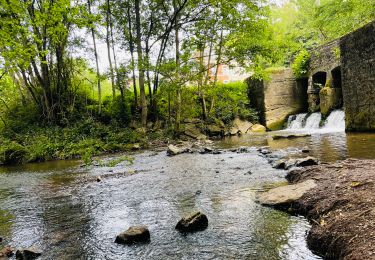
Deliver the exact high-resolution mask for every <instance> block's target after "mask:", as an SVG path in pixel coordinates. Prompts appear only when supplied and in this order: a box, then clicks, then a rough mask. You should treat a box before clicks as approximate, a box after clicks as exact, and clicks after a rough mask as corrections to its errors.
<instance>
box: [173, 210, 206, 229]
mask: <svg viewBox="0 0 375 260" xmlns="http://www.w3.org/2000/svg"><path fill="white" fill-rule="evenodd" d="M207 226H208V218H207V216H206V215H204V214H202V213H201V212H196V213H194V214H191V215H190V216H188V217H184V218H182V219H181V220H180V221H179V222H178V223H177V225H176V229H177V230H179V231H180V232H195V231H202V230H205V229H206V228H207Z"/></svg>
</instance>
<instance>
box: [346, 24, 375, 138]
mask: <svg viewBox="0 0 375 260" xmlns="http://www.w3.org/2000/svg"><path fill="white" fill-rule="evenodd" d="M340 49H341V73H342V89H343V98H344V107H345V116H346V128H347V130H349V131H374V130H375V21H374V22H372V23H370V24H368V25H366V26H364V27H362V28H360V29H359V30H357V31H355V32H353V33H351V34H348V35H346V36H344V37H343V38H341V41H340Z"/></svg>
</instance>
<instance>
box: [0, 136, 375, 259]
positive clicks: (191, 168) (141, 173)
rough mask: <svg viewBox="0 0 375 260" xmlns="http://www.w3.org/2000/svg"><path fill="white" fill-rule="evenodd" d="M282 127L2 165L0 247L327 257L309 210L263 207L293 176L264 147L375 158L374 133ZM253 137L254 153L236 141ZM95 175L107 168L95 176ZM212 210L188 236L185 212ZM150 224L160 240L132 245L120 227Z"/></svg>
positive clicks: (50, 255)
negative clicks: (91, 162) (107, 154)
mask: <svg viewBox="0 0 375 260" xmlns="http://www.w3.org/2000/svg"><path fill="white" fill-rule="evenodd" d="M273 134H275V133H266V134H259V135H244V136H242V137H232V138H227V139H224V140H223V141H220V142H218V143H216V146H217V147H219V148H221V149H223V152H222V153H221V154H217V155H213V154H197V153H194V154H181V155H178V156H174V157H168V156H166V153H165V151H159V152H153V151H146V152H141V153H137V154H134V155H133V157H134V162H133V163H129V162H123V163H120V164H118V165H117V166H115V167H105V166H92V167H80V165H79V162H77V161H56V162H47V163H40V164H28V165H22V166H14V167H2V168H0V236H2V237H3V238H4V241H3V242H2V243H0V247H1V246H5V245H7V244H10V245H11V246H13V247H15V248H19V247H29V246H37V247H39V248H40V249H41V250H42V251H43V255H42V257H41V259H320V258H319V257H318V256H315V255H314V254H313V253H312V252H310V250H309V249H308V248H307V246H306V242H305V237H306V232H308V230H309V224H308V222H307V221H306V220H305V219H304V218H303V217H298V216H290V215H288V214H287V213H284V212H281V211H278V210H274V209H272V208H267V207H263V206H260V205H259V204H257V203H256V202H255V197H256V192H257V191H260V190H263V189H267V188H269V187H273V186H274V185H277V184H278V183H280V182H284V181H285V179H284V176H285V174H286V172H285V171H283V170H276V169H273V168H272V167H271V165H270V164H269V163H268V161H267V159H266V158H264V157H263V156H262V155H261V154H260V153H259V152H258V151H257V149H256V147H259V146H269V147H270V148H269V149H271V150H273V151H275V153H281V154H282V155H285V154H288V155H295V156H299V155H300V154H301V149H302V148H304V149H306V148H308V149H309V150H310V154H311V155H313V156H316V157H318V158H319V159H320V160H321V161H323V162H332V161H336V160H341V159H345V158H347V157H354V158H375V153H374V152H375V135H373V134H345V133H344V132H335V133H315V134H312V136H310V137H305V138H297V139H293V140H288V139H285V140H284V139H282V140H273V139H272V135H273ZM240 146H246V147H248V150H249V151H248V152H246V153H237V152H236V151H231V149H232V148H235V147H240ZM96 176H102V181H101V182H96ZM195 210H201V211H202V212H204V213H206V214H207V216H208V219H209V227H208V229H207V230H205V231H203V232H198V233H193V234H189V235H182V234H180V233H178V232H177V231H176V230H175V229H174V226H175V224H176V223H177V221H178V220H179V219H180V218H181V217H182V216H183V215H185V214H187V213H190V212H192V211H195ZM140 224H143V225H147V226H148V227H149V229H150V232H151V242H150V243H149V244H145V245H137V246H124V245H118V244H115V243H114V239H115V237H116V235H117V234H118V233H120V232H122V231H124V230H126V229H127V228H128V227H129V226H131V225H140Z"/></svg>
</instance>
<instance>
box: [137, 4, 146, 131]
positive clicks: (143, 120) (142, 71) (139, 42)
mask: <svg viewBox="0 0 375 260" xmlns="http://www.w3.org/2000/svg"><path fill="white" fill-rule="evenodd" d="M140 1H141V0H135V1H134V5H135V26H136V34H137V35H136V44H137V54H138V72H139V92H140V95H141V123H142V126H143V127H144V128H146V127H147V100H146V93H145V68H144V64H143V51H142V35H141V15H140Z"/></svg>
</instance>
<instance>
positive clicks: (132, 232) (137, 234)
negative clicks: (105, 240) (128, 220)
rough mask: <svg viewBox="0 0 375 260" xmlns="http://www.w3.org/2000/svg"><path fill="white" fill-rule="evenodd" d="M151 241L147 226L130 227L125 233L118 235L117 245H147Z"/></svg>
mask: <svg viewBox="0 0 375 260" xmlns="http://www.w3.org/2000/svg"><path fill="white" fill-rule="evenodd" d="M149 241H150V231H149V230H148V228H147V227H146V226H135V227H130V228H129V229H128V230H126V231H125V232H122V233H120V234H119V235H117V237H116V240H115V243H117V244H126V245H130V244H135V243H146V242H149Z"/></svg>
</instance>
